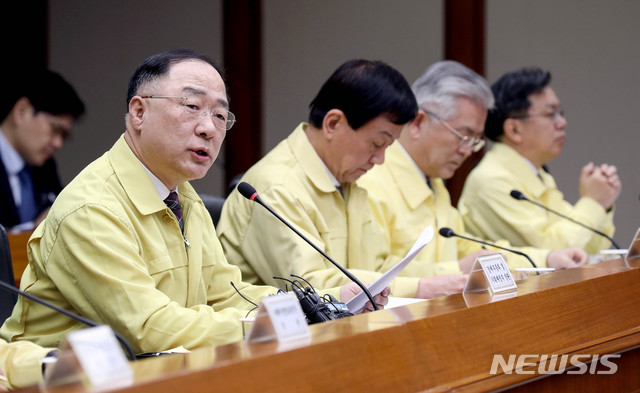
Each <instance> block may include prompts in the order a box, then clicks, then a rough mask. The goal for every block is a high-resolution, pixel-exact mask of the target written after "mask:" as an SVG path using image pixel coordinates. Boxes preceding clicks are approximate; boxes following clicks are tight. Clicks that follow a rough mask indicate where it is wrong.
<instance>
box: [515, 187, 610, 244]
mask: <svg viewBox="0 0 640 393" xmlns="http://www.w3.org/2000/svg"><path fill="white" fill-rule="evenodd" d="M509 195H511V197H512V198H513V199H517V200H519V201H528V202H530V203H533V204H534V205H536V206H539V207H541V208H543V209H544V210H546V211H548V212H551V213H553V214H555V215H556V216H559V217H562V218H565V219H567V220H569V221H571V222H573V223H574V224H578V225H580V226H581V227H583V228H587V229H588V230H590V231H592V232H594V233H597V234H598V235H600V236H603V237H605V238H607V239H608V240H609V241H610V242H611V244H613V246H614V247H615V248H620V246H618V244H617V243H616V242H615V241H614V240H613V239H612V238H611V237H610V236H607V234H606V233H603V232H600V231H599V230H597V229H595V228H591V227H590V226H587V225H585V224H583V223H581V222H580V221H576V220H574V219H573V218H571V217H568V216H565V215H564V214H562V213H560V212H557V211H555V210H553V209H551V208H549V207H547V206H545V205H543V204H541V203H538V202H536V201H533V200H531V199H529V198H527V197H526V196H525V195H524V194H523V193H521V192H520V191H518V190H511V192H510V193H509Z"/></svg>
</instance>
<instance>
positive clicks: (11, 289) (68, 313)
mask: <svg viewBox="0 0 640 393" xmlns="http://www.w3.org/2000/svg"><path fill="white" fill-rule="evenodd" d="M0 289H3V290H5V291H7V292H11V293H17V294H18V295H20V296H24V297H26V298H27V299H29V300H33V301H34V302H36V303H40V304H42V305H43V306H45V307H49V308H50V309H52V310H55V311H57V312H59V313H60V314H63V315H66V316H67V317H69V318H71V319H73V320H75V321H78V322H81V323H83V324H85V325H87V326H90V327H96V326H99V325H98V323H96V322H94V321H92V320H90V319H87V318H85V317H81V316H80V315H78V314H74V313H72V312H71V311H68V310H65V309H64V308H60V307H58V306H56V305H54V304H51V303H49V302H48V301H46V300H43V299H40V298H39V297H37V296H34V295H32V294H30V293H27V292H24V291H21V290H19V289H18V288H16V287H14V286H13V285H9V284H7V283H6V282H4V281H1V280H0ZM113 334H115V335H116V338H117V339H118V341H119V342H120V344H122V346H123V347H124V348H125V350H126V352H127V356H128V358H129V360H131V361H135V360H136V355H135V354H134V353H133V349H131V346H130V345H129V343H127V341H126V340H125V339H124V337H122V336H120V335H119V334H118V333H116V332H115V331H114V332H113Z"/></svg>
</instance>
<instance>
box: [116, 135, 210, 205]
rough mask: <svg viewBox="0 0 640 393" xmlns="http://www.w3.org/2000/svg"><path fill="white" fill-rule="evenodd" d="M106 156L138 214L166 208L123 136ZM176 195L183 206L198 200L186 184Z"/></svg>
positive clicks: (193, 191)
mask: <svg viewBox="0 0 640 393" xmlns="http://www.w3.org/2000/svg"><path fill="white" fill-rule="evenodd" d="M107 154H108V155H109V161H110V163H111V166H112V167H113V171H114V172H115V174H116V176H117V177H118V180H119V181H120V183H121V184H122V187H123V188H124V190H125V192H126V193H127V196H128V197H129V199H131V202H132V203H133V205H134V206H135V207H136V209H138V211H139V212H140V213H142V214H145V215H146V214H153V213H157V212H159V211H161V210H164V209H165V208H166V207H167V206H166V205H165V204H164V201H163V200H162V199H160V196H158V193H157V192H156V189H155V187H154V186H153V183H152V182H151V179H150V178H149V175H148V174H147V172H146V171H145V170H144V167H143V166H142V164H141V163H140V160H138V157H136V156H135V154H133V151H132V150H131V148H130V147H129V145H127V142H126V141H125V140H124V134H123V135H121V136H120V138H118V140H117V141H116V143H115V144H114V145H113V147H112V148H111V150H109V152H108V153H107ZM178 193H179V194H180V200H181V201H182V203H183V204H184V203H185V202H186V200H187V199H189V200H192V201H193V200H197V199H198V198H199V197H198V194H197V193H196V192H195V190H194V189H193V187H191V185H190V184H189V183H188V182H184V183H182V184H180V185H179V186H178Z"/></svg>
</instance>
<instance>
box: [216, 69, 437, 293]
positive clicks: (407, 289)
mask: <svg viewBox="0 0 640 393" xmlns="http://www.w3.org/2000/svg"><path fill="white" fill-rule="evenodd" d="M417 109H418V108H417V105H416V101H415V98H414V96H413V93H412V92H411V88H410V87H409V84H408V83H407V81H406V80H405V79H404V77H403V76H402V75H401V74H400V73H399V72H398V71H396V70H395V69H393V68H392V67H390V66H388V65H386V64H384V63H382V62H375V61H368V60H353V61H348V62H346V63H344V64H343V65H341V66H340V67H339V68H338V69H337V70H336V71H335V72H334V73H333V75H331V77H330V78H329V79H328V80H327V81H326V82H325V84H324V85H323V86H322V88H321V89H320V91H319V93H318V94H317V96H316V97H315V99H314V100H313V101H312V103H311V112H310V115H309V122H308V123H302V124H300V125H299V126H298V127H297V128H296V129H295V130H294V131H293V133H291V135H289V137H288V138H287V139H285V140H284V141H282V142H281V143H280V144H279V145H278V146H276V147H275V148H274V149H273V150H272V151H271V152H269V153H268V154H267V155H266V156H265V157H264V158H262V159H261V160H260V161H259V162H258V163H256V164H255V165H254V166H253V167H251V168H250V169H249V170H248V171H247V172H246V173H245V175H244V176H243V178H242V180H243V181H246V182H248V183H249V184H251V185H252V186H254V187H255V189H256V190H257V192H258V194H259V195H260V197H261V198H262V199H263V200H264V202H265V203H266V204H268V205H270V206H271V208H273V210H275V211H276V212H277V213H278V214H280V215H281V216H283V217H284V218H285V219H286V220H288V221H289V222H290V223H291V224H292V225H293V226H295V227H296V228H297V229H299V230H300V231H301V232H302V233H303V234H304V235H306V236H307V237H308V238H309V239H310V240H311V241H312V242H314V243H315V244H316V245H318V246H319V247H320V248H321V249H322V250H323V251H325V252H326V253H327V254H328V255H329V256H330V257H331V258H332V259H334V260H335V261H337V262H338V263H340V264H342V265H343V266H344V267H345V268H347V269H349V270H350V271H351V272H352V273H353V274H354V275H355V276H356V277H358V278H359V279H360V280H361V281H368V282H371V281H373V280H375V279H376V278H377V277H379V276H380V274H381V273H383V272H385V271H387V270H388V269H389V268H390V267H392V266H393V265H394V264H395V263H396V262H398V261H399V259H398V258H394V257H393V256H392V255H390V253H389V249H388V247H387V246H386V243H385V242H384V238H383V235H382V233H380V229H379V228H378V226H377V224H376V223H375V222H374V221H373V218H372V216H371V214H370V211H369V209H368V207H367V203H366V201H367V193H366V191H365V190H364V189H363V188H361V187H360V186H358V184H357V183H356V180H358V178H359V177H360V176H362V175H363V174H364V173H365V172H367V171H368V170H370V169H371V168H372V167H373V166H374V165H379V164H382V162H383V160H384V154H385V149H386V148H387V146H389V145H390V144H391V143H392V142H393V141H394V140H395V139H396V138H397V137H398V136H399V135H400V132H401V130H402V128H403V127H404V125H405V124H406V123H407V122H409V121H411V120H412V119H413V118H414V116H415V114H416V112H417ZM217 231H218V236H219V238H220V242H221V243H222V246H223V248H224V251H225V255H226V257H227V260H228V261H229V262H230V263H232V264H235V265H237V266H239V267H240V269H241V270H242V274H243V277H244V278H245V279H246V280H248V281H249V282H252V283H268V284H272V285H275V284H277V283H279V281H277V280H274V279H273V278H272V276H274V275H275V276H280V277H285V278H290V276H289V275H290V274H296V275H299V276H301V277H303V278H304V279H306V280H309V281H310V282H311V283H312V284H313V285H314V286H316V287H320V288H322V287H332V286H335V285H340V284H343V283H345V282H348V280H347V278H346V277H345V276H344V275H343V274H342V273H341V272H340V271H339V270H338V269H337V268H335V267H334V266H333V265H332V264H331V263H330V262H328V261H326V260H325V259H324V258H323V257H322V255H320V254H319V253H318V252H316V251H315V250H314V249H313V248H312V247H310V246H309V245H308V244H306V243H305V242H304V241H303V240H302V239H300V238H298V237H297V236H296V235H295V234H294V233H292V232H291V231H290V230H289V229H288V228H287V227H285V226H284V225H283V224H282V223H281V222H279V221H278V220H277V219H276V218H275V217H273V216H272V215H271V214H270V213H269V212H268V211H267V210H266V209H264V208H263V207H262V206H258V205H257V204H255V203H253V202H251V201H249V200H247V199H245V198H244V197H242V196H241V195H240V194H239V193H238V192H233V193H231V195H230V196H229V197H228V198H227V201H226V202H225V204H224V207H223V209H222V215H221V218H220V221H219V223H218V225H217ZM418 235H419V232H417V233H415V237H416V238H417V237H418ZM414 240H415V239H414ZM428 291H429V285H427V283H425V282H424V280H423V279H421V278H419V277H400V278H397V279H396V280H395V281H394V282H393V283H392V285H391V293H392V294H394V295H396V296H407V297H408V296H411V297H413V296H418V297H431V296H430V295H429V293H428Z"/></svg>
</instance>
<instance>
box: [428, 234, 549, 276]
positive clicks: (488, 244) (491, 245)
mask: <svg viewBox="0 0 640 393" xmlns="http://www.w3.org/2000/svg"><path fill="white" fill-rule="evenodd" d="M438 233H440V236H443V237H459V238H460V239H465V240H469V241H472V242H476V243H480V244H486V245H487V246H490V247H495V248H499V249H501V250H505V251H509V252H512V253H514V254H517V255H520V256H523V257H525V258H527V260H528V261H529V263H531V266H533V267H535V268H537V267H538V265H536V264H535V262H533V260H532V259H531V258H530V257H529V256H528V255H527V254H525V253H523V252H521V251H517V250H512V249H510V248H505V247H501V246H498V245H497V244H493V243H488V242H485V241H484V240H479V239H474V238H472V237H466V236H462V235H458V234H457V233H455V232H454V231H453V229H451V228H447V227H442V228H440V230H439V231H438Z"/></svg>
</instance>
